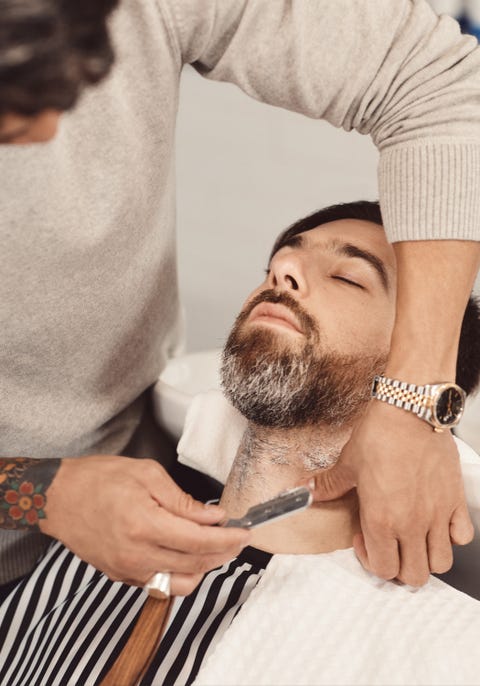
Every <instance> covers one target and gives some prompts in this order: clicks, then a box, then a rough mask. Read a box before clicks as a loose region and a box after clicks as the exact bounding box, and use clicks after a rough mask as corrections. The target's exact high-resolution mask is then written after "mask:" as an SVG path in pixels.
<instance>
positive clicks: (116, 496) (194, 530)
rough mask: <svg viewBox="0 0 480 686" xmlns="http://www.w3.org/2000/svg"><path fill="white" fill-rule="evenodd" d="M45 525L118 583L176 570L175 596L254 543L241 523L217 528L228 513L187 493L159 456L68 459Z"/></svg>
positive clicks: (58, 476)
mask: <svg viewBox="0 0 480 686" xmlns="http://www.w3.org/2000/svg"><path fill="white" fill-rule="evenodd" d="M45 514H46V519H44V520H41V530H42V531H43V532H44V533H46V534H49V535H50V536H53V537H54V538H57V539H59V540H60V541H62V543H64V544H65V545H66V546H67V547H68V548H69V549H70V550H72V551H73V552H74V553H76V555H78V556H79V557H80V558H82V559H83V560H85V561H86V562H89V563H90V564H92V565H93V566H94V567H96V568H97V569H99V570H101V571H102V572H104V573H105V574H107V576H108V577H109V578H110V579H112V580H115V581H124V582H126V583H129V584H133V585H139V586H143V585H144V584H145V583H146V582H147V581H148V580H149V579H150V577H151V576H152V575H153V574H155V572H165V571H168V572H171V573H172V577H171V592H172V595H187V594H188V593H191V592H192V591H193V589H194V588H195V587H196V586H197V584H198V583H199V582H200V580H201V578H202V575H203V574H204V573H205V572H207V571H208V570H210V569H214V568H215V567H218V566H219V565H221V564H223V563H224V562H226V561H227V560H229V559H232V558H233V557H235V556H236V555H238V553H239V552H240V550H241V549H242V548H244V547H245V546H246V545H247V544H248V540H249V538H250V534H249V532H247V531H244V530H242V529H233V528H223V527H214V526H212V524H216V523H218V522H219V521H220V520H221V519H222V517H224V516H225V512H224V511H223V510H221V509H220V508H219V507H217V506H215V505H208V506H205V505H203V504H202V503H200V502H198V501H195V500H194V499H193V498H191V497H190V496H189V495H187V494H186V493H184V492H183V491H182V490H181V489H180V488H179V487H178V486H177V485H176V484H175V483H174V482H173V481H172V479H171V478H170V477H169V476H168V474H167V473H166V471H165V470H164V469H163V467H161V466H160V465H159V464H158V463H156V462H155V461H154V460H146V459H144V460H139V459H132V458H128V457H117V456H110V455H95V456H88V457H77V458H67V459H64V460H62V464H61V467H60V469H59V470H58V472H57V474H56V476H55V479H54V480H53V482H52V484H51V485H50V487H49V488H48V490H47V505H46V508H45Z"/></svg>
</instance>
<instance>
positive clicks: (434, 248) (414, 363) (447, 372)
mask: <svg viewBox="0 0 480 686" xmlns="http://www.w3.org/2000/svg"><path fill="white" fill-rule="evenodd" d="M393 247H394V250H395V255H396V259H397V280H398V281H397V312H396V320H395V326H394V330H393V334H392V344H391V350H390V357H389V361H388V363H387V367H386V373H387V375H388V376H391V377H396V378H400V379H402V380H405V381H411V382H413V383H429V382H430V383H432V382H435V381H453V380H454V379H455V370H456V361H457V352H458V341H459V336H460V329H461V325H462V320H463V315H464V311H465V307H466V304H467V301H468V298H469V296H470V293H471V290H472V288H473V285H474V282H475V277H476V275H477V272H478V268H479V265H480V243H478V242H474V241H454V240H449V241H407V242H399V243H394V244H393Z"/></svg>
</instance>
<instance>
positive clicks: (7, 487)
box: [0, 457, 61, 531]
mask: <svg viewBox="0 0 480 686" xmlns="http://www.w3.org/2000/svg"><path fill="white" fill-rule="evenodd" d="M60 464H61V460H59V459H49V460H36V459H33V458H29V457H15V458H14V457H12V458H8V457H7V458H0V529H10V530H12V529H13V530H17V531H19V530H26V529H30V530H35V531H38V530H39V522H40V520H42V519H45V518H46V516H45V505H46V503H47V495H46V491H47V489H48V487H49V486H50V484H51V483H52V481H53V479H54V478H55V475H56V473H57V471H58V469H59V467H60Z"/></svg>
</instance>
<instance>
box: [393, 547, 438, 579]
mask: <svg viewBox="0 0 480 686" xmlns="http://www.w3.org/2000/svg"><path fill="white" fill-rule="evenodd" d="M399 547H400V572H399V574H398V575H397V578H398V580H399V581H402V582H403V583H404V584H409V585H410V586H423V585H424V584H426V583H427V581H428V577H429V576H430V564H429V559H428V554H427V541H426V539H425V537H424V536H415V535H412V536H409V537H408V538H406V539H405V540H404V541H402V542H400V546H399Z"/></svg>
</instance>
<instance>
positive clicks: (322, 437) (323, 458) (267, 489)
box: [221, 422, 360, 554]
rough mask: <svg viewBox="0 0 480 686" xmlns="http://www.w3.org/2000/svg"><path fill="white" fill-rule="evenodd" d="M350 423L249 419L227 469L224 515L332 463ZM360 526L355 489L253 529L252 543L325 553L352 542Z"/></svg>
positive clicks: (274, 550)
mask: <svg viewBox="0 0 480 686" xmlns="http://www.w3.org/2000/svg"><path fill="white" fill-rule="evenodd" d="M350 432H351V428H350V427H347V428H344V427H330V426H323V425H319V426H314V427H302V428H298V429H297V428H295V429H268V428H264V427H260V426H258V425H256V424H253V423H252V422H250V423H249V425H248V427H247V430H246V431H245V434H244V436H243V439H242V442H241V444H240V447H239V449H238V452H237V455H236V458H235V461H234V463H233V466H232V469H231V471H230V474H229V477H228V480H227V483H226V485H225V489H224V491H223V495H222V499H221V505H222V507H223V508H224V509H225V510H226V511H227V513H228V516H229V517H239V516H242V515H243V514H245V512H246V511H247V510H248V508H249V507H251V506H252V505H257V504H258V503H260V502H264V501H265V500H268V499H269V498H273V497H274V496H276V495H278V493H280V492H281V491H284V490H286V489H288V488H292V487H294V486H296V485H297V484H298V483H299V482H302V481H307V480H308V479H309V478H310V477H311V476H312V474H313V473H314V472H315V470H317V471H318V470H320V469H325V468H327V467H329V466H331V465H332V464H334V463H335V462H336V460H337V458H338V456H339V454H340V451H341V449H342V447H343V445H344V444H345V443H346V441H347V440H348V437H349V434H350ZM358 531H360V526H359V520H358V503H357V498H356V493H355V492H354V491H350V492H349V493H347V494H346V495H345V496H344V497H343V498H339V499H337V500H335V501H332V502H325V503H316V504H314V505H312V506H311V507H310V508H308V509H307V510H306V511H304V512H302V513H300V514H296V515H292V516H291V517H286V518H285V519H282V520H280V521H278V522H275V523H273V524H268V525H265V526H261V527H259V528H258V529H254V530H253V532H252V534H253V536H252V542H251V544H252V545H254V546H255V547H257V548H261V549H263V550H267V551H269V552H272V553H293V554H295V553H303V554H308V553H326V552H331V551H333V550H339V549H342V548H349V547H351V546H352V539H353V535H354V534H355V533H356V532H358Z"/></svg>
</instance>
